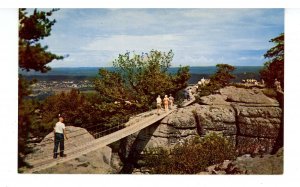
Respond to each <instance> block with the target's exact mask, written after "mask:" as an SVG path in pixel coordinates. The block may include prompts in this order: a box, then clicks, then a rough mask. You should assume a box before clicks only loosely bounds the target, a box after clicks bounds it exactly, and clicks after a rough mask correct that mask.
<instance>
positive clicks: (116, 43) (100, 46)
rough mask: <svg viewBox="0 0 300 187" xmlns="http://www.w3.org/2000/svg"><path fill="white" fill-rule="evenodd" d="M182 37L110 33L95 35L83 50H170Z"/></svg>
mask: <svg viewBox="0 0 300 187" xmlns="http://www.w3.org/2000/svg"><path fill="white" fill-rule="evenodd" d="M183 39H184V37H183V36H179V35H172V34H169V35H145V36H138V35H112V36H106V37H104V36H103V37H97V38H95V39H94V40H93V41H91V43H89V44H87V46H83V47H82V49H83V50H92V51H119V52H124V51H143V52H147V51H150V50H151V49H157V50H170V49H172V48H174V47H175V46H177V45H178V44H180V42H182V41H183Z"/></svg>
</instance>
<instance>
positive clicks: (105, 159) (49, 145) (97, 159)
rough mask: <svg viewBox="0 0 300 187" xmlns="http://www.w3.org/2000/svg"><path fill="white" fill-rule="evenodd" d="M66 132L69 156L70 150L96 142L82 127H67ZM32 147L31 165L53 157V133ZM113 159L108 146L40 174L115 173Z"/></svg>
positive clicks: (28, 157)
mask: <svg viewBox="0 0 300 187" xmlns="http://www.w3.org/2000/svg"><path fill="white" fill-rule="evenodd" d="M66 132H67V135H68V137H69V139H68V140H65V153H66V154H67V156H68V150H71V149H73V148H74V147H77V146H79V145H82V144H86V143H88V142H90V141H92V140H94V137H93V136H92V135H91V134H90V133H88V131H86V130H85V129H83V128H80V127H74V126H67V127H66ZM32 146H33V148H34V150H33V153H31V154H29V155H27V161H28V162H29V163H30V161H31V160H36V159H41V158H43V157H45V156H52V155H53V133H49V134H48V135H47V136H46V137H45V138H44V139H43V140H42V141H41V142H40V143H37V144H34V145H32ZM111 157H112V150H111V148H110V147H107V146H106V147H103V148H101V149H98V150H96V151H93V152H90V153H88V154H84V155H82V156H80V157H78V158H75V159H72V160H70V161H67V162H64V163H59V164H57V165H55V166H53V167H51V168H48V169H45V170H41V171H39V173H111V172H113V168H112V167H111V159H112V158H111ZM58 159H59V158H58Z"/></svg>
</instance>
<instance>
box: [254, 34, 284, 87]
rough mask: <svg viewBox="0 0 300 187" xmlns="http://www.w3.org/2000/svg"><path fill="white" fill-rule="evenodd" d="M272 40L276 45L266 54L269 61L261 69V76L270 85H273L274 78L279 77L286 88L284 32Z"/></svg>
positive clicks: (282, 85)
mask: <svg viewBox="0 0 300 187" xmlns="http://www.w3.org/2000/svg"><path fill="white" fill-rule="evenodd" d="M270 42H273V43H274V44H275V46H274V47H272V48H271V49H269V50H268V51H267V52H266V53H265V54H264V57H265V58H267V59H268V61H267V62H265V64H264V67H263V69H262V70H261V71H260V76H261V78H262V79H264V81H265V83H266V85H267V86H268V87H273V86H274V80H275V79H277V80H278V81H280V83H281V87H282V89H284V33H281V34H280V35H279V36H277V37H275V38H273V39H271V40H270Z"/></svg>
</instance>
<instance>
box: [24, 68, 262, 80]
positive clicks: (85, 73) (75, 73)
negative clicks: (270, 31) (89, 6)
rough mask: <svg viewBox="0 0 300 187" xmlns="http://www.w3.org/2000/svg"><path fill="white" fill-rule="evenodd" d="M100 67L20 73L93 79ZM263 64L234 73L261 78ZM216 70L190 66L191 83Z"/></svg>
mask: <svg viewBox="0 0 300 187" xmlns="http://www.w3.org/2000/svg"><path fill="white" fill-rule="evenodd" d="M99 68H100V67H76V68H69V67H68V68H52V70H51V71H49V72H47V73H39V72H34V71H30V72H26V71H21V70H20V71H19V73H20V74H22V75H24V76H25V77H26V78H28V79H37V80H83V79H92V78H94V77H96V76H97V74H98V70H99ZM105 68H106V69H108V70H110V71H113V70H114V68H113V67H105ZM261 68H262V66H236V70H235V71H234V74H235V75H236V76H237V79H236V80H235V81H241V80H242V79H247V78H255V79H259V70H260V69H261ZM177 70H178V67H171V68H170V69H169V72H170V73H176V72H177ZM215 71H216V67H215V66H207V67H190V73H191V75H192V76H191V78H190V80H189V83H190V84H193V83H196V82H197V81H198V80H200V79H201V78H202V77H204V78H208V77H209V76H210V75H212V74H214V73H215Z"/></svg>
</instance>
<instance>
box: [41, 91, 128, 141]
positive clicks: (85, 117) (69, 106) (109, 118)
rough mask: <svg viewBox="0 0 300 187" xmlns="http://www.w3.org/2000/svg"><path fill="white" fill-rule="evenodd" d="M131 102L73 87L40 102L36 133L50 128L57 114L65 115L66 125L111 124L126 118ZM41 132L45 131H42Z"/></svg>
mask: <svg viewBox="0 0 300 187" xmlns="http://www.w3.org/2000/svg"><path fill="white" fill-rule="evenodd" d="M130 107H131V106H128V105H126V106H124V105H121V104H115V103H108V102H106V101H103V100H102V97H101V96H99V94H96V93H88V94H82V93H80V92H79V91H78V90H75V89H72V90H71V91H70V92H66V93H65V92H62V93H60V94H58V95H53V96H50V97H48V98H47V99H45V100H44V101H43V102H42V104H41V107H40V108H41V113H42V119H41V122H40V124H39V129H42V130H43V131H42V130H40V131H35V132H37V133H36V134H35V135H36V136H45V135H46V134H48V133H49V132H51V131H52V130H53V126H54V124H55V123H56V122H57V117H58V114H62V115H63V116H64V118H65V121H64V123H65V124H66V125H72V126H78V127H83V128H86V129H87V130H89V131H93V130H94V129H92V128H90V127H92V126H95V125H99V127H100V126H102V127H112V126H115V125H118V124H121V123H124V122H126V121H128V119H129V116H130V115H131V114H132V112H130V111H131V110H130V109H131V108H130ZM42 132H44V133H42Z"/></svg>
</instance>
